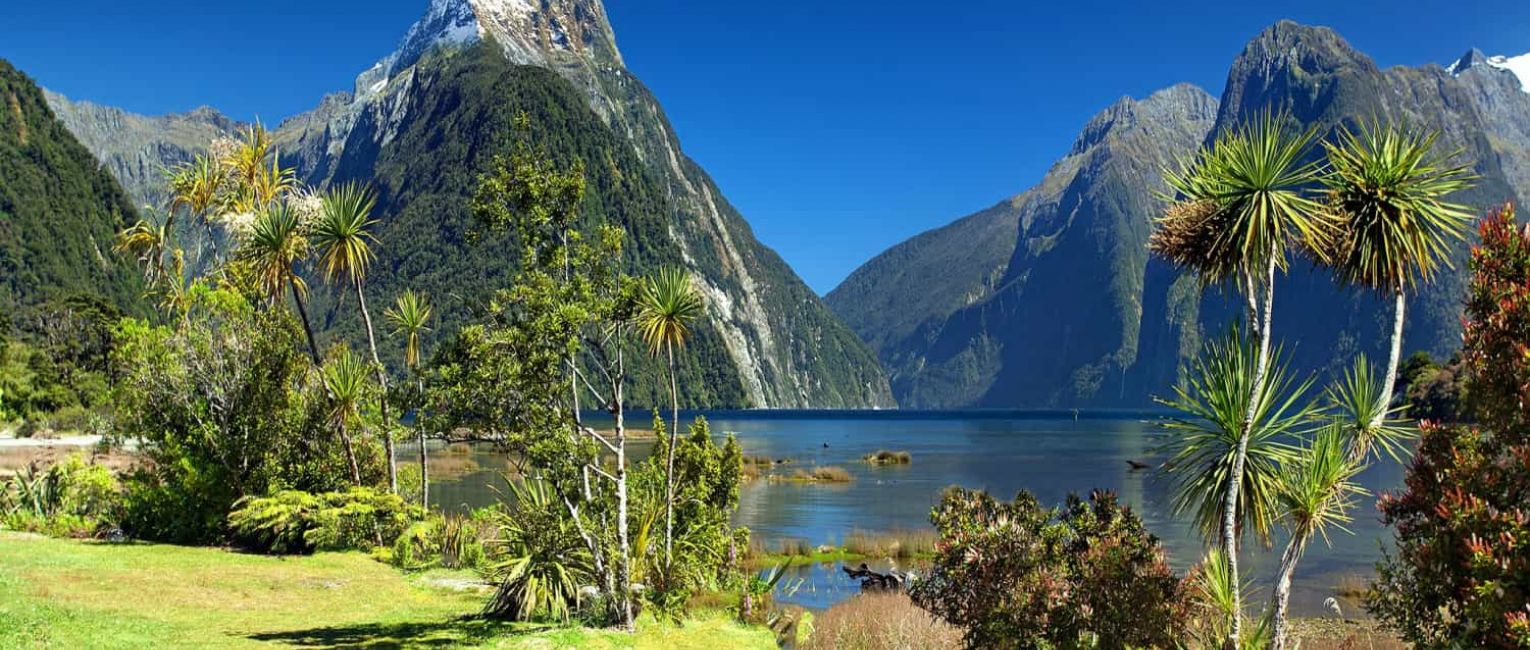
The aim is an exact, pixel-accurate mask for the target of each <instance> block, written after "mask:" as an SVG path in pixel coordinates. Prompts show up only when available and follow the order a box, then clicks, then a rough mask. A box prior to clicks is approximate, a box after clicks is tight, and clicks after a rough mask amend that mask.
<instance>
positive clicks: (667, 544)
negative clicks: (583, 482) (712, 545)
mask: <svg viewBox="0 0 1530 650" xmlns="http://www.w3.org/2000/svg"><path fill="white" fill-rule="evenodd" d="M664 347H665V349H666V350H667V351H668V352H669V399H670V405H671V406H672V407H673V409H674V415H675V423H674V424H673V425H671V426H670V428H669V449H668V450H666V454H665V455H666V456H667V458H665V460H664V569H665V570H666V571H667V570H669V567H670V565H671V561H672V560H673V555H671V553H672V552H673V551H672V550H671V549H672V548H673V547H674V540H675V441H676V440H677V439H678V436H679V433H680V394H679V392H678V391H677V390H676V386H678V384H677V383H676V382H675V348H674V346H673V345H671V344H669V343H666V344H665V345H664Z"/></svg>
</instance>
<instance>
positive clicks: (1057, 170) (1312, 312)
mask: <svg viewBox="0 0 1530 650" xmlns="http://www.w3.org/2000/svg"><path fill="white" fill-rule="evenodd" d="M1521 60H1525V61H1530V59H1524V58H1523V57H1519V58H1507V57H1490V56H1484V55H1483V54H1482V53H1481V52H1478V51H1475V50H1474V51H1472V52H1468V53H1467V55H1465V56H1463V57H1462V58H1461V59H1460V60H1459V61H1457V62H1456V63H1455V64H1454V65H1452V66H1450V67H1449V68H1448V69H1447V68H1444V67H1440V66H1436V65H1428V66H1423V67H1420V68H1408V67H1394V68H1389V69H1385V70H1383V69H1380V68H1378V67H1377V66H1376V65H1375V63H1374V62H1372V61H1371V60H1370V59H1369V58H1368V57H1366V56H1365V55H1363V54H1361V53H1360V52H1358V51H1356V50H1355V49H1354V48H1352V47H1350V45H1349V44H1348V43H1346V42H1345V41H1344V40H1343V39H1342V38H1340V37H1339V36H1338V34H1336V33H1334V32H1333V30H1330V29H1327V28H1322V27H1310V26H1304V25H1299V24H1296V23H1292V22H1281V23H1278V24H1276V25H1274V26H1271V27H1270V28H1268V29H1266V30H1265V31H1264V32H1262V33H1261V34H1259V35H1258V36H1257V37H1256V38H1254V39H1253V40H1252V41H1250V42H1249V44H1248V45H1247V46H1246V47H1245V48H1244V50H1243V52H1242V53H1241V54H1240V55H1239V56H1238V57H1237V59H1236V60H1235V61H1234V62H1233V64H1232V66H1231V68H1230V71H1229V73H1228V79H1227V84H1226V88H1225V90H1224V92H1223V95H1222V99H1221V101H1220V103H1217V102H1212V101H1209V100H1203V101H1201V102H1195V101H1185V98H1186V97H1187V95H1186V92H1187V91H1184V90H1181V91H1180V92H1179V93H1178V94H1179V96H1180V97H1181V99H1180V100H1178V101H1169V102H1159V103H1155V106H1156V109H1155V110H1153V111H1152V113H1153V115H1154V116H1155V117H1154V118H1153V119H1148V118H1146V117H1144V115H1145V113H1147V112H1148V111H1147V110H1146V109H1144V106H1146V105H1148V104H1150V103H1154V102H1153V99H1149V100H1146V101H1143V102H1136V103H1125V104H1120V103H1118V104H1117V105H1116V106H1113V107H1112V108H1111V109H1109V110H1107V111H1105V112H1104V113H1102V114H1101V115H1099V116H1097V117H1096V118H1095V119H1094V120H1092V121H1091V122H1090V123H1089V125H1087V126H1086V127H1085V128H1084V130H1083V133H1082V134H1081V135H1080V136H1079V139H1078V141H1077V142H1076V143H1075V145H1074V147H1073V149H1072V150H1071V151H1070V152H1069V153H1068V155H1067V156H1066V157H1064V158H1063V159H1062V160H1061V161H1059V162H1058V163H1057V165H1056V166H1054V168H1053V170H1052V171H1051V172H1050V173H1049V174H1048V175H1047V178H1046V179H1044V180H1043V181H1042V183H1041V185H1039V186H1038V187H1036V188H1033V189H1031V190H1029V191H1027V192H1025V193H1023V194H1021V195H1019V196H1018V197H1016V198H1015V199H1013V200H1011V201H1010V202H1007V203H1006V204H1001V205H1000V206H997V207H995V208H993V209H990V210H988V211H985V212H983V213H979V214H977V215H973V216H972V217H968V218H966V219H964V220H962V221H958V222H957V223H955V224H952V225H951V226H947V227H946V228H943V229H938V230H935V231H931V232H929V233H925V234H924V235H920V236H919V237H917V238H915V239H914V240H910V241H909V242H906V243H905V244H900V245H899V246H897V247H894V248H893V249H890V250H889V251H888V252H886V253H883V254H882V255H881V256H879V257H878V258H876V259H873V260H872V261H871V262H869V263H868V264H866V265H865V266H863V267H862V268H861V269H860V270H858V271H856V272H855V273H854V274H852V275H851V276H850V278H849V279H848V280H846V282H845V283H844V284H843V285H841V287H839V288H837V289H835V291H834V292H832V293H831V294H830V295H829V297H828V300H829V303H830V304H831V306H833V307H834V308H835V310H836V311H837V312H838V313H840V314H841V315H842V316H843V317H844V318H845V319H846V321H847V322H848V323H850V324H851V326H852V327H854V328H856V330H857V331H858V332H859V333H861V335H862V336H863V337H864V338H866V340H867V341H869V342H871V343H872V344H873V346H874V347H876V349H877V351H878V355H879V357H880V358H881V359H882V360H883V363H884V364H885V365H887V367H888V369H889V372H890V373H891V375H892V380H893V387H894V393H895V395H896V397H897V398H898V399H899V401H900V403H901V404H903V405H904V406H927V407H956V406H979V405H981V406H1069V407H1071V406H1145V405H1149V404H1151V396H1153V395H1162V394H1165V393H1166V392H1167V391H1168V390H1169V387H1170V386H1172V384H1173V383H1174V381H1175V380H1176V378H1177V376H1178V374H1179V371H1180V369H1181V367H1182V365H1183V362H1184V361H1185V360H1186V359H1187V358H1188V357H1189V356H1190V355H1192V354H1193V353H1194V352H1195V350H1196V349H1197V347H1198V346H1199V343H1200V341H1201V340H1202V339H1203V338H1204V336H1205V335H1206V333H1207V332H1217V331H1219V330H1221V329H1222V328H1223V327H1224V324H1225V323H1226V322H1227V321H1228V320H1229V318H1232V317H1234V316H1235V310H1236V303H1235V302H1233V300H1232V297H1231V296H1230V295H1228V294H1225V293H1223V292H1222V291H1220V290H1218V289H1212V290H1210V291H1208V292H1205V295H1202V293H1203V292H1201V291H1200V290H1199V289H1198V287H1197V285H1196V283H1195V282H1194V281H1193V279H1191V278H1188V277H1186V276H1184V275H1183V274H1181V273H1180V272H1179V271H1177V270H1175V269H1172V268H1170V267H1168V266H1167V265H1166V264H1164V263H1162V262H1160V261H1158V260H1151V259H1148V258H1147V255H1146V251H1145V244H1146V236H1147V233H1148V232H1150V228H1151V220H1152V218H1153V217H1154V216H1155V215H1156V213H1157V211H1158V210H1159V209H1160V208H1161V204H1160V203H1159V202H1158V201H1157V200H1156V199H1155V198H1154V197H1153V192H1154V191H1155V190H1157V189H1160V188H1161V187H1162V186H1161V185H1160V183H1161V181H1160V176H1161V174H1160V172H1161V167H1162V163H1163V162H1164V161H1166V160H1172V159H1173V158H1174V157H1175V156H1178V155H1183V154H1185V153H1189V152H1190V151H1192V150H1193V148H1194V147H1195V146H1199V145H1200V144H1201V143H1202V142H1204V141H1205V140H1206V139H1208V138H1210V137H1212V135H1213V134H1215V133H1217V132H1218V131H1219V130H1221V129H1224V128H1227V127H1228V126H1229V125H1232V124H1236V123H1238V122H1239V121H1241V120H1244V119H1247V118H1248V117H1249V116H1251V115H1253V114H1255V113H1256V112H1259V111H1263V110H1266V109H1269V108H1285V109H1288V110H1290V111H1291V113H1292V114H1293V115H1294V116H1295V117H1296V118H1297V119H1299V120H1300V121H1302V122H1303V123H1305V124H1311V125H1315V126H1316V127H1317V128H1319V129H1320V132H1321V133H1323V134H1324V135H1325V137H1327V136H1329V135H1331V134H1332V132H1333V130H1334V129H1336V128H1339V127H1341V126H1345V125H1350V126H1353V125H1355V124H1357V123H1358V122H1359V121H1360V120H1364V119H1369V118H1370V117H1372V116H1377V117H1381V118H1383V119H1389V120H1395V121H1402V122H1406V123H1408V124H1411V125H1415V126H1417V127H1419V128H1431V129H1439V130H1440V131H1441V133H1442V135H1441V140H1440V146H1441V147H1442V148H1443V149H1442V150H1443V151H1451V150H1460V151H1462V152H1463V155H1464V156H1466V157H1467V158H1469V159H1470V160H1471V161H1473V163H1474V165H1475V168H1476V171H1477V173H1478V174H1480V175H1481V177H1482V178H1481V180H1480V181H1479V184H1478V186H1477V187H1476V188H1475V189H1474V190H1472V191H1470V192H1465V193H1463V194H1462V195H1461V196H1458V197H1455V198H1456V200H1458V201H1461V202H1464V203H1467V204H1469V205H1472V206H1475V207H1477V208H1478V209H1482V210H1485V209H1487V208H1489V207H1491V206H1493V205H1494V204H1498V203H1501V202H1503V201H1505V200H1513V199H1516V198H1518V197H1520V196H1523V195H1524V194H1525V193H1526V192H1530V93H1527V92H1525V91H1524V90H1523V88H1524V86H1522V84H1521V83H1520V82H1521V79H1520V78H1519V77H1517V76H1516V72H1515V70H1516V65H1517V63H1518V62H1519V61H1521ZM1154 97H1155V98H1157V97H1158V96H1157V95H1155V96H1154ZM1127 125H1131V126H1132V127H1134V128H1135V129H1138V130H1139V131H1136V132H1138V133H1141V134H1143V135H1142V137H1140V139H1138V140H1136V141H1135V143H1134V144H1128V142H1129V140H1128V141H1122V142H1118V143H1115V144H1112V143H1111V137H1112V136H1117V137H1119V136H1120V135H1121V134H1124V133H1128V132H1133V131H1132V130H1131V129H1122V128H1121V127H1123V126H1127ZM1197 133H1199V135H1195V134H1197ZM1101 134H1104V136H1103V143H1104V146H1101V143H1102V136H1101ZM1042 197H1046V198H1042ZM1027 204H1029V205H1036V206H1039V208H1040V209H1037V210H1035V211H1034V214H1033V215H1032V216H1026V212H1025V208H1023V207H1022V206H1024V205H1027ZM1009 220H1015V221H1017V226H1016V228H1017V231H1018V235H1017V237H1016V238H1015V239H1014V240H1013V241H1012V242H1010V243H1009V244H1008V245H1007V248H1008V249H1009V250H1010V251H1012V254H1010V255H1009V256H1008V260H1009V261H1008V262H1007V263H1000V262H998V261H997V260H999V259H1000V257H999V256H998V255H996V254H995V253H994V252H993V251H994V249H995V248H996V246H995V245H992V244H984V245H983V246H980V247H979V248H978V249H977V251H976V253H975V254H973V255H971V256H963V255H961V254H960V251H962V250H963V249H964V247H970V246H971V244H970V243H968V242H970V239H968V238H969V237H971V234H972V233H974V232H984V233H985V234H987V235H988V236H1000V235H998V233H1001V232H1004V231H1005V230H1007V229H1008V228H1009V226H1008V223H1009V222H1010V221H1009ZM1465 248H1466V247H1465V243H1463V244H1462V245H1461V246H1460V247H1459V250H1458V251H1457V252H1456V268H1455V269H1454V270H1451V271H1447V272H1445V273H1442V274H1441V276H1440V277H1439V278H1437V280H1436V281H1435V283H1434V284H1433V285H1431V286H1429V287H1428V288H1427V289H1426V290H1424V291H1422V292H1420V293H1419V295H1416V296H1412V297H1411V298H1410V304H1409V320H1408V324H1407V330H1406V341H1405V343H1404V345H1405V347H1406V348H1407V349H1410V350H1414V349H1425V350H1430V351H1432V352H1434V353H1436V354H1443V353H1446V352H1448V351H1450V350H1452V349H1454V347H1455V346H1456V345H1458V342H1459V327H1460V326H1459V316H1460V296H1461V295H1462V291H1463V288H1464V282H1465V279H1466V276H1465V264H1464V260H1465ZM964 260H970V261H964ZM894 267H896V268H897V270H896V271H895V270H894ZM1000 269H1002V271H1000ZM996 273H1002V275H1003V279H1002V280H1000V281H998V282H997V283H996V284H995V283H993V282H992V281H991V280H988V279H987V278H992V277H993V276H994V275H995V274H996ZM937 275H938V276H940V279H939V280H933V281H934V282H936V283H937V285H936V286H941V285H940V284H939V283H941V282H948V283H953V287H952V288H953V289H954V290H955V291H953V293H954V294H955V295H960V296H975V297H977V298H976V300H962V301H947V302H945V303H938V302H928V301H912V302H911V301H909V300H908V299H906V298H903V297H901V296H903V295H906V294H913V293H917V292H918V291H920V287H921V286H922V283H925V282H930V281H932V280H931V278H932V277H934V276H937ZM957 302H960V303H961V304H956V303H957ZM1275 304H1276V307H1275V312H1274V314H1275V323H1274V327H1275V336H1276V337H1277V338H1279V339H1281V340H1283V341H1285V342H1286V343H1287V348H1288V351H1289V352H1291V353H1292V354H1293V363H1294V364H1295V365H1296V367H1298V368H1303V369H1313V370H1318V371H1331V370H1334V369H1336V367H1337V366H1338V365H1341V364H1347V363H1348V362H1349V359H1351V358H1352V357H1353V355H1354V354H1355V353H1356V352H1367V353H1369V354H1370V356H1371V357H1372V359H1373V360H1374V359H1376V358H1377V357H1379V356H1380V354H1381V353H1382V351H1383V350H1382V345H1384V343H1385V332H1388V331H1389V330H1387V329H1386V328H1387V327H1389V325H1390V318H1391V310H1390V308H1389V307H1387V306H1386V305H1383V304H1381V302H1380V301H1378V300H1376V299H1375V298H1374V297H1373V296H1370V295H1368V294H1366V293H1364V292H1361V291H1353V290H1343V289H1338V288H1336V287H1335V286H1334V285H1333V283H1332V281H1331V280H1330V278H1329V277H1328V275H1327V274H1326V273H1323V272H1321V271H1314V270H1313V269H1311V268H1310V267H1306V266H1304V265H1302V264H1300V263H1298V264H1296V265H1294V268H1293V270H1292V272H1291V274H1290V275H1289V276H1288V277H1283V278H1281V279H1279V280H1278V283H1277V289H1276V300H1275ZM889 308H891V309H901V311H900V315H899V316H898V318H897V319H895V321H894V322H889V321H888V319H887V317H886V316H885V315H880V314H879V313H877V312H880V311H881V310H883V309H889Z"/></svg>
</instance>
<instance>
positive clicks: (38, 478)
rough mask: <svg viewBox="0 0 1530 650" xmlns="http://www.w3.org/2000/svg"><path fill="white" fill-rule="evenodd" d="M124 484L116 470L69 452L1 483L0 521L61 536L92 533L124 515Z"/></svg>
mask: <svg viewBox="0 0 1530 650" xmlns="http://www.w3.org/2000/svg"><path fill="white" fill-rule="evenodd" d="M121 513H122V487H121V484H120V483H119V482H118V481H117V477H116V476H115V475H114V474H112V472H111V470H109V469H107V468H106V467H103V466H101V465H95V464H91V463H87V462H85V461H84V460H83V459H82V458H80V457H79V456H70V457H68V458H66V459H64V460H62V461H60V462H58V463H56V464H54V465H53V466H52V467H49V468H48V469H47V470H40V469H38V468H37V467H36V466H35V465H34V466H30V467H27V468H26V469H24V470H22V472H20V473H19V474H17V475H15V476H13V477H11V478H10V479H9V480H7V481H5V482H3V483H0V523H3V524H4V526H5V527H6V528H10V529H14V530H25V531H29V532H37V533H45V534H48V535H53V536H56V537H88V536H91V535H94V534H95V533H96V532H97V531H98V530H100V529H102V528H104V527H106V526H109V525H111V524H114V523H116V522H117V521H119V520H120V519H121Z"/></svg>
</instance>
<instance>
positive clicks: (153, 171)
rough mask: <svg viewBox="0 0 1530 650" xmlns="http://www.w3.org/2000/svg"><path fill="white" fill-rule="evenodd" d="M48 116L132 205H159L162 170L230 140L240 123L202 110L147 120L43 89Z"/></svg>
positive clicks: (161, 199) (162, 188) (116, 109)
mask: <svg viewBox="0 0 1530 650" xmlns="http://www.w3.org/2000/svg"><path fill="white" fill-rule="evenodd" d="M43 95H44V97H46V98H47V100H48V105H49V106H50V107H52V108H53V113H54V114H55V115H57V116H58V118H59V119H60V120H62V121H63V123H64V126H66V127H68V129H69V131H70V133H73V134H74V137H75V138H76V139H78V140H79V141H80V142H81V143H82V144H84V145H85V147H86V148H88V149H90V151H91V152H92V153H94V154H95V155H96V158H98V159H99V160H100V161H101V162H102V164H104V165H106V167H107V169H109V170H111V173H112V176H114V177H116V178H117V181H118V182H119V183H121V184H122V187H123V189H126V190H127V191H128V194H130V195H131V196H132V197H133V201H134V205H140V206H141V205H163V204H164V189H165V183H164V171H165V169H167V168H170V167H174V166H175V165H178V164H180V163H183V162H186V161H189V160H191V159H192V157H193V156H195V155H196V154H199V153H203V152H205V151H206V150H207V145H208V143H210V142H212V141H213V139H215V138H218V137H223V136H232V135H234V134H235V133H237V132H238V129H240V128H241V127H242V126H243V125H242V124H239V123H238V122H235V121H234V120H231V119H229V118H228V117H227V116H225V115H223V114H222V113H219V112H218V111H216V110H214V109H212V108H209V107H206V106H203V107H201V108H198V109H196V110H193V111H190V112H187V113H175V114H171V115H160V116H155V117H149V116H145V115H139V114H136V113H130V112H128V111H124V110H122V109H120V108H115V107H111V106H102V105H100V104H95V103H92V102H86V101H80V102H76V101H72V100H70V99H69V98H68V97H65V96H63V95H61V94H58V93H55V92H53V91H50V90H44V91H43Z"/></svg>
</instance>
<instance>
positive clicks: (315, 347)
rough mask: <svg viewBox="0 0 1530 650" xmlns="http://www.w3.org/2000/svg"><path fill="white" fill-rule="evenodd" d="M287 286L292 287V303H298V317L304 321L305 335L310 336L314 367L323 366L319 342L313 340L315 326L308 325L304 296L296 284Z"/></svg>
mask: <svg viewBox="0 0 1530 650" xmlns="http://www.w3.org/2000/svg"><path fill="white" fill-rule="evenodd" d="M287 286H290V287H292V302H295V303H297V310H298V316H299V317H301V318H302V319H303V333H304V334H306V335H308V354H310V355H312V356H313V365H315V366H319V365H323V364H324V360H323V359H320V358H319V342H318V341H316V340H314V338H313V325H311V324H309V323H308V308H306V307H304V306H303V296H302V294H299V293H298V289H297V284H296V283H289V284H288V285H287Z"/></svg>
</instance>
